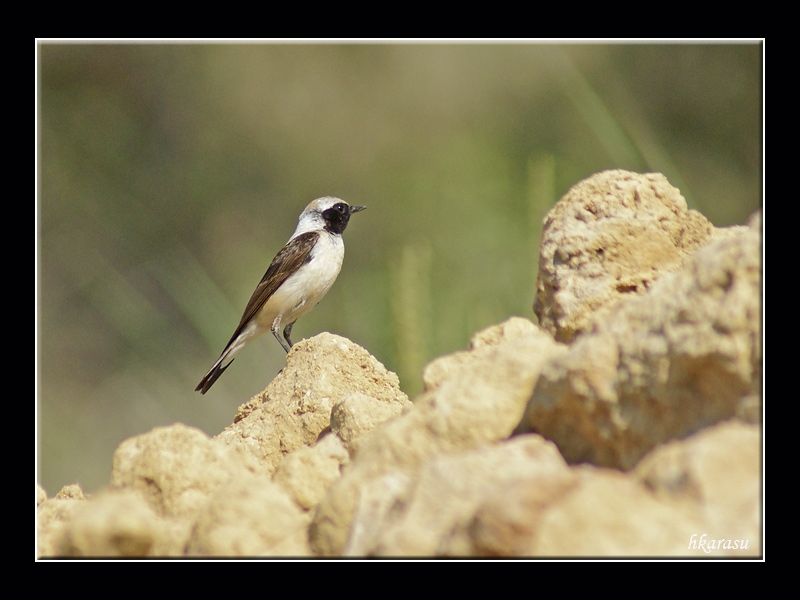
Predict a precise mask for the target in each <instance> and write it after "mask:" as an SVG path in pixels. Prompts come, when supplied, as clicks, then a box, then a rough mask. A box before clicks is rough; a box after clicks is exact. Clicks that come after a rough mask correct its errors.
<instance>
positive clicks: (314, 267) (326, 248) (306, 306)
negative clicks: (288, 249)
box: [257, 233, 344, 330]
mask: <svg viewBox="0 0 800 600" xmlns="http://www.w3.org/2000/svg"><path fill="white" fill-rule="evenodd" d="M343 258H344V243H343V242H342V238H341V236H339V235H331V234H328V233H323V234H322V235H321V236H320V238H319V240H318V241H317V244H316V246H315V247H314V249H313V250H312V251H311V260H310V261H309V262H307V263H306V264H304V265H303V266H302V267H300V269H298V270H297V272H296V273H295V274H293V275H291V276H290V277H289V278H288V279H287V280H286V281H285V282H284V283H283V285H282V286H281V287H280V288H279V289H278V290H277V291H276V292H275V293H274V294H273V295H272V296H271V297H270V299H269V300H267V302H266V304H265V305H264V307H263V308H262V310H261V311H260V312H259V314H258V319H257V320H258V325H259V328H266V329H267V330H269V329H270V328H271V327H272V324H273V323H274V322H275V319H276V318H278V317H280V322H279V325H278V327H285V326H286V325H288V324H289V323H294V322H295V321H296V320H297V319H298V318H300V317H302V316H303V315H304V314H306V313H307V312H308V311H310V310H311V309H312V308H314V307H315V306H316V305H317V303H318V302H319V301H320V300H322V298H323V297H324V296H325V294H327V293H328V290H330V289H331V286H332V285H333V282H334V281H336V277H337V276H338V275H339V271H340V270H341V268H342V259H343Z"/></svg>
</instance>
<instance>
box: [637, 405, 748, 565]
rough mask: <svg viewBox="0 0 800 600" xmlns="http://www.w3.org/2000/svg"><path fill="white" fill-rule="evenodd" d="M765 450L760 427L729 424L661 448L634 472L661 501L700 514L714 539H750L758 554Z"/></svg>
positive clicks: (650, 454)
mask: <svg viewBox="0 0 800 600" xmlns="http://www.w3.org/2000/svg"><path fill="white" fill-rule="evenodd" d="M761 448H762V439H761V428H760V427H758V426H756V425H750V424H746V423H741V422H738V421H727V422H725V423H720V424H719V425H715V426H714V427H709V428H707V429H704V430H702V431H700V432H698V433H696V434H695V435H693V436H691V437H689V438H687V439H685V440H681V441H676V442H670V443H668V444H664V445H663V446H660V447H658V448H656V449H655V450H653V451H652V452H650V453H649V454H648V455H647V456H645V457H644V458H643V459H642V461H641V462H640V463H639V464H638V465H637V466H636V469H635V470H634V471H633V472H632V474H633V475H634V476H636V477H637V478H638V479H639V480H641V481H642V482H643V483H644V484H645V485H646V486H647V487H648V488H649V489H651V490H652V491H654V492H655V494H656V495H657V496H658V497H660V498H663V499H665V500H670V501H674V502H678V503H680V504H682V505H684V506H686V507H688V508H690V509H691V510H693V511H694V512H695V513H697V514H698V515H700V516H701V517H702V519H703V520H704V522H705V524H706V525H705V527H704V529H703V531H702V532H704V533H707V534H709V536H710V537H711V538H712V539H747V540H749V549H750V550H751V551H752V553H755V554H758V552H759V550H760V548H761V540H760V532H761V529H762V523H761V521H762V510H763V507H762V504H761V496H762V476H761V469H762V453H761Z"/></svg>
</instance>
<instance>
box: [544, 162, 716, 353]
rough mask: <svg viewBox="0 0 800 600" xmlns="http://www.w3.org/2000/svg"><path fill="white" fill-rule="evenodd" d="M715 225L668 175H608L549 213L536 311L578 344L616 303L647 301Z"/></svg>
mask: <svg viewBox="0 0 800 600" xmlns="http://www.w3.org/2000/svg"><path fill="white" fill-rule="evenodd" d="M712 231H713V226H712V225H711V224H710V223H709V222H708V220H707V219H706V218H705V217H704V216H703V215H701V214H700V213H698V212H697V211H694V210H689V209H688V208H687V205H686V200H685V199H684V198H683V196H681V194H680V192H679V191H678V190H677V189H676V188H674V187H673V186H672V185H670V184H669V182H668V181H667V179H666V177H664V176H663V175H661V174H660V173H646V174H638V173H632V172H629V171H621V170H613V171H603V172H601V173H597V174H595V175H592V176H591V177H589V178H587V179H585V180H583V181H581V182H579V183H577V184H575V185H574V186H573V187H572V188H570V190H569V191H567V193H566V194H564V196H563V197H562V198H561V199H560V200H559V201H558V202H557V203H556V205H555V206H554V207H553V208H552V209H551V210H550V212H549V213H548V214H547V217H546V219H545V222H544V229H543V231H542V241H541V245H540V248H539V275H538V279H537V284H536V299H535V301H534V305H533V310H534V313H535V314H536V316H537V317H538V318H539V324H540V326H541V327H542V328H544V329H545V330H547V331H549V332H550V333H552V334H553V336H554V337H555V338H556V339H557V340H559V341H566V342H568V341H571V340H573V339H574V338H575V337H576V336H577V335H579V334H580V333H582V332H583V331H585V330H587V329H589V328H590V327H591V324H592V322H593V321H594V320H595V319H596V318H597V317H598V316H599V315H601V314H602V313H603V312H604V311H605V310H606V309H607V308H608V307H610V306H613V305H614V303H616V301H618V300H620V299H622V298H626V297H629V296H631V295H641V294H644V293H646V292H647V291H648V289H650V287H651V286H652V284H653V282H654V281H656V280H657V279H658V278H659V277H661V276H662V275H663V274H664V273H667V272H671V271H675V270H677V269H679V268H680V267H681V265H682V264H683V261H684V260H685V259H686V257H687V256H689V255H691V254H692V253H693V252H694V251H695V250H696V249H697V248H698V247H700V246H701V245H703V244H705V243H706V242H707V241H708V240H709V239H710V237H711V235H712Z"/></svg>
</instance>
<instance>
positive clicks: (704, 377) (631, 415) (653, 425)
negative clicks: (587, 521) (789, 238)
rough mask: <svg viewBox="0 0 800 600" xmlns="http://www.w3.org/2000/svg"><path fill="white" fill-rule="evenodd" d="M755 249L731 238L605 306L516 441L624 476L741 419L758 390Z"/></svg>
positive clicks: (743, 238) (542, 387)
mask: <svg viewBox="0 0 800 600" xmlns="http://www.w3.org/2000/svg"><path fill="white" fill-rule="evenodd" d="M760 248H761V236H760V232H759V231H758V230H757V229H755V228H753V227H740V228H736V230H735V231H734V232H733V234H731V235H720V236H717V237H714V238H712V241H711V242H710V243H709V244H707V245H706V246H704V247H702V248H700V249H698V250H697V252H695V254H693V255H692V256H691V257H690V258H688V259H687V260H686V262H685V264H684V266H683V268H682V269H681V270H679V271H677V272H674V273H667V274H664V275H663V276H662V277H661V279H659V280H658V281H657V282H653V283H652V284H650V289H649V290H648V292H647V293H646V294H644V295H641V296H634V297H632V298H629V299H626V300H623V301H618V302H615V303H614V306H613V310H610V311H608V312H606V313H604V317H603V318H599V319H597V320H596V321H595V322H594V323H593V325H592V328H591V330H589V331H587V332H586V333H584V334H583V335H582V336H581V337H579V338H578V339H576V340H575V342H574V343H573V344H572V345H571V346H570V349H569V352H568V353H566V354H565V355H564V356H562V357H560V358H559V359H557V360H554V361H552V362H550V363H549V364H548V365H547V367H546V368H545V369H544V370H543V373H542V377H541V378H540V379H539V381H538V383H537V386H536V388H535V390H534V392H533V395H532V398H531V401H530V402H529V404H528V408H527V410H526V414H525V418H524V419H523V422H522V424H521V425H520V428H519V429H518V431H537V432H539V433H541V434H543V435H544V436H545V437H547V438H549V439H552V440H553V441H555V442H556V444H557V445H558V447H559V449H560V450H561V453H562V454H563V455H564V457H565V458H566V459H567V461H568V462H570V463H578V462H590V463H592V464H596V465H604V466H610V467H618V468H622V469H630V468H632V467H633V466H634V465H635V464H636V463H637V462H638V461H639V459H640V458H641V457H642V456H643V455H644V454H645V453H646V452H648V451H649V450H650V449H652V448H653V447H654V446H655V445H656V444H659V443H661V442H665V441H667V440H670V439H674V438H681V437H685V436H687V435H689V434H691V433H693V432H695V431H698V430H699V429H701V428H702V427H706V426H708V425H712V424H714V423H718V422H720V421H722V420H725V419H728V418H731V417H733V416H736V415H737V414H741V413H744V412H746V410H747V408H746V406H745V405H746V404H747V403H750V402H752V399H753V398H754V397H758V395H759V394H760V389H761V360H762V358H761V356H762V355H761V342H760V340H761V261H760ZM751 412H752V409H751Z"/></svg>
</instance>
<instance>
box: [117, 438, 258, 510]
mask: <svg viewBox="0 0 800 600" xmlns="http://www.w3.org/2000/svg"><path fill="white" fill-rule="evenodd" d="M254 470H255V461H253V460H252V459H250V458H249V457H247V456H245V455H242V454H240V453H238V452H236V451H233V450H232V449H230V448H228V447H226V446H225V445H224V444H220V443H218V442H215V441H212V440H211V439H210V438H209V437H208V436H207V435H206V434H205V433H203V432H202V431H200V430H199V429H195V428H192V427H187V426H186V425H182V424H175V425H172V426H169V427H156V428H155V429H153V430H152V431H150V432H148V433H145V434H142V435H139V436H136V437H132V438H129V439H127V440H125V441H124V442H123V443H122V444H120V445H119V447H118V448H117V451H116V452H115V453H114V463H113V467H112V472H111V488H112V489H127V490H133V491H136V492H138V493H140V494H141V495H142V497H143V498H144V499H145V500H146V501H147V502H148V503H149V504H150V506H152V507H153V510H154V511H155V512H156V514H158V515H159V516H162V517H169V518H181V519H194V518H195V516H196V513H197V512H198V511H200V510H201V509H202V508H203V507H204V505H205V503H206V502H207V501H208V497H209V496H210V495H211V494H213V493H214V492H215V491H216V490H217V489H218V488H219V487H220V486H221V485H223V484H224V483H226V482H227V481H228V480H229V479H230V478H231V477H233V476H234V475H240V474H242V473H244V472H253V471H254Z"/></svg>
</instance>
